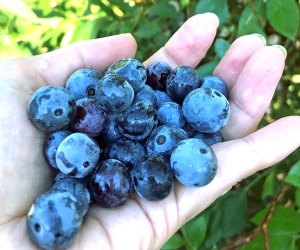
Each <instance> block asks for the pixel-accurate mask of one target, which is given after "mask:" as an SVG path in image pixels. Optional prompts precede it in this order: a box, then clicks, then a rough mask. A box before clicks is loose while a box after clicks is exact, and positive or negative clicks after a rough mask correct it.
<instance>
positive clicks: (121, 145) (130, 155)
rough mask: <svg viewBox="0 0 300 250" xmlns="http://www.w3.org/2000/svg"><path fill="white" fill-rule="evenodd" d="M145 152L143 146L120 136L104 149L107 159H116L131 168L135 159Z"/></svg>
mask: <svg viewBox="0 0 300 250" xmlns="http://www.w3.org/2000/svg"><path fill="white" fill-rule="evenodd" d="M144 154H145V149H144V147H143V146H142V145H141V144H140V143H138V142H135V141H130V140H126V139H123V138H120V139H118V140H116V141H114V142H113V143H111V144H109V145H108V146H107V147H106V149H105V157H106V158H107V159H116V160H119V161H121V162H123V163H124V164H125V165H126V166H127V167H129V168H132V166H133V165H134V164H135V163H136V161H137V160H138V159H139V158H140V157H141V156H143V155H144Z"/></svg>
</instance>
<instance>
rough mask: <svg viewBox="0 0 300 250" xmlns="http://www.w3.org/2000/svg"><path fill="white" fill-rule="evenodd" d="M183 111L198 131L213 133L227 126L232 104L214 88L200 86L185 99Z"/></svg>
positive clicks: (187, 119)
mask: <svg viewBox="0 0 300 250" xmlns="http://www.w3.org/2000/svg"><path fill="white" fill-rule="evenodd" d="M182 111H183V115H184V117H185V119H186V121H187V122H188V123H189V124H190V125H191V126H192V127H193V128H194V129H196V130H197V131H199V132H204V133H213V132H217V131H219V130H220V129H221V128H223V127H224V126H226V124H227V122H228V119H229V114H230V106H229V102H228V100H227V99H226V97H225V96H224V95H223V94H221V93H220V92H218V91H216V90H213V89H204V88H198V89H195V90H193V91H191V92H190V93H189V94H188V95H187V96H186V98H185V99H184V101H183V104H182Z"/></svg>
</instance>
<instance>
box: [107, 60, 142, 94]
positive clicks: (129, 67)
mask: <svg viewBox="0 0 300 250" xmlns="http://www.w3.org/2000/svg"><path fill="white" fill-rule="evenodd" d="M110 73H112V74H115V75H119V76H123V77H124V78H125V79H126V81H127V82H129V83H130V85H131V86H132V88H133V89H134V92H135V93H137V92H138V91H139V90H141V89H142V88H143V86H144V85H145V83H146V78H147V74H146V69H145V67H144V65H143V64H142V63H141V62H140V61H138V60H136V59H134V58H124V59H121V60H120V61H118V62H115V63H114V64H112V65H111V66H110V67H109V68H108V69H107V71H106V74H110Z"/></svg>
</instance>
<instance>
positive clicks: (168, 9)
mask: <svg viewBox="0 0 300 250" xmlns="http://www.w3.org/2000/svg"><path fill="white" fill-rule="evenodd" d="M148 13H149V14H150V15H154V16H158V17H167V18H176V17H177V15H178V13H177V11H176V9H175V8H174V6H173V5H171V4H169V3H166V2H158V3H156V4H154V5H152V6H151V7H150V8H149V9H148Z"/></svg>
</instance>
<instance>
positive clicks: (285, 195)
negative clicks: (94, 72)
mask: <svg viewBox="0 0 300 250" xmlns="http://www.w3.org/2000/svg"><path fill="white" fill-rule="evenodd" d="M207 11H210V12H214V13H216V14H217V15H218V16H219V19H220V27H219V29H218V33H217V37H216V39H215V42H214V44H213V46H212V47H211V49H210V50H209V52H208V53H207V56H206V58H205V59H204V60H203V61H202V62H201V64H200V65H198V67H197V70H198V72H199V73H200V74H201V75H205V74H210V73H211V72H212V71H213V69H214V68H215V66H216V65H217V63H218V62H219V61H220V58H222V56H223V55H224V53H225V52H226V50H227V49H228V47H229V46H230V44H231V43H232V42H233V41H234V39H236V38H237V37H239V36H241V35H245V34H250V33H260V34H262V35H264V36H265V37H266V39H267V43H268V44H269V45H272V44H281V45H284V46H285V47H286V49H287V52H288V57H287V61H286V67H285V70H284V74H283V77H282V79H281V81H280V83H279V85H278V88H277V90H276V94H275V97H274V98H273V101H272V104H271V105H270V108H269V109H268V111H267V113H266V114H265V116H264V118H263V120H262V122H261V124H260V126H265V125H267V124H269V123H270V122H272V121H274V120H276V119H278V118H280V117H284V116H287V115H292V114H297V115H300V31H299V2H298V1H296V0H267V1H262V0H200V1H189V0H181V1H167V0H162V1H142V0H140V1H137V0H136V1H128V0H127V1H119V0H113V1H108V0H69V1H62V0H26V1H21V0H14V1H12V0H11V1H3V0H0V61H2V60H6V59H12V58H16V57H24V56H31V55H36V54H40V53H45V52H47V51H51V50H53V49H56V48H59V47H63V46H66V45H68V44H70V43H72V42H75V41H78V40H85V39H93V38H97V37H103V36H108V35H113V34H119V33H124V32H131V33H133V35H134V36H135V38H136V40H137V42H138V53H137V56H136V57H137V58H138V59H140V60H144V59H146V58H147V57H149V56H150V55H152V54H153V53H154V52H155V51H156V50H157V49H158V48H160V47H161V46H162V45H164V43H165V42H166V41H167V40H168V39H169V38H170V36H171V35H172V34H173V33H174V32H175V31H176V30H177V29H178V28H179V27H180V26H181V25H182V24H183V23H184V22H185V20H187V19H188V18H189V17H190V16H192V15H194V14H196V13H204V12H207ZM124 49H126V48H124ZM99 53H101V51H99ZM299 129H300V128H299ZM299 160H300V154H299V150H297V151H296V152H294V153H293V154H292V155H290V156H289V157H288V158H286V159H285V160H284V161H282V162H280V163H279V164H277V165H276V166H274V167H273V168H270V169H267V170H264V171H261V172H260V173H257V174H255V175H253V176H251V177H250V178H248V179H246V180H244V181H243V182H241V183H239V184H237V185H236V186H235V187H233V189H232V190H231V191H230V192H228V193H227V194H226V195H225V196H223V197H222V198H220V199H218V200H217V201H216V202H215V203H214V204H212V205H211V206H210V207H209V208H208V209H206V210H205V211H204V212H203V213H201V214H200V215H199V216H197V217H196V218H194V219H193V220H191V221H190V222H188V223H187V224H186V225H185V226H183V227H182V228H181V229H180V230H179V231H178V232H177V233H176V234H175V235H174V236H173V237H172V238H171V239H170V240H169V241H168V242H167V243H166V244H165V245H164V246H163V249H223V250H226V249H227V250H228V249H243V250H246V249H251V250H253V249H267V246H268V245H269V246H270V249H272V250H276V249H280V250H281V249H300V240H299V239H300V213H299V208H300V161H299ZM262 225H265V226H267V229H266V232H267V234H266V233H265V234H263V233H262V230H261V229H262ZM266 235H267V237H265V236H266ZM234 247H236V248H234Z"/></svg>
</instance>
